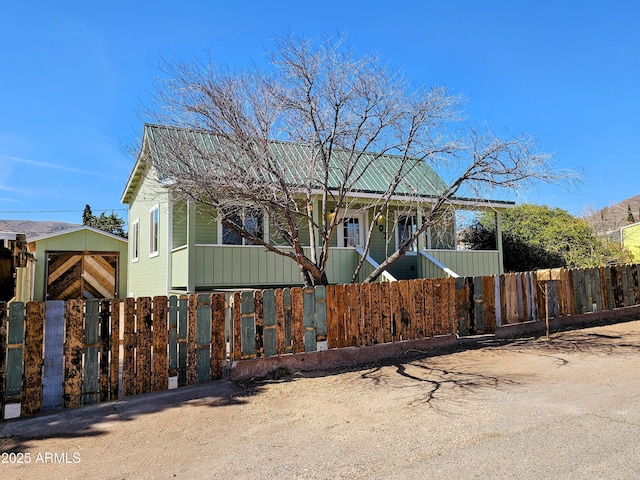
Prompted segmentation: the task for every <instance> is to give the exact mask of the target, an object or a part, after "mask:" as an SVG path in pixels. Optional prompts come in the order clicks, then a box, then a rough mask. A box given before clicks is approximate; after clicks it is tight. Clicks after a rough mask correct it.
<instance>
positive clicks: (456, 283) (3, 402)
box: [0, 265, 640, 419]
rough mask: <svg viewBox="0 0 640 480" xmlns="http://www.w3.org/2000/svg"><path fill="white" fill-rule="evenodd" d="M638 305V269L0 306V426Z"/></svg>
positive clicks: (546, 271) (566, 271)
mask: <svg viewBox="0 0 640 480" xmlns="http://www.w3.org/2000/svg"><path fill="white" fill-rule="evenodd" d="M545 285H546V289H545V288H544V287H545ZM543 292H546V297H545V295H544V294H543ZM637 304H640V290H639V288H638V269H637V266H636V265H621V266H611V267H602V268H599V269H598V268H596V269H588V270H582V269H581V270H561V269H556V270H542V271H537V272H526V273H516V274H505V275H500V276H489V277H473V278H471V277H467V278H456V279H453V278H450V279H428V280H410V281H399V282H390V283H375V284H366V285H365V284H353V285H335V286H327V287H315V288H291V289H289V288H284V289H270V290H256V291H242V292H234V293H230V294H225V293H214V294H210V295H209V294H206V295H205V294H200V295H189V296H182V297H176V296H171V297H162V296H161V297H154V298H148V297H143V298H138V299H133V298H128V299H126V300H124V301H120V300H87V301H81V300H69V301H66V302H63V301H48V302H29V303H27V304H26V305H24V304H22V303H12V304H10V305H8V306H7V305H6V304H2V303H0V419H5V418H12V417H16V416H21V415H22V416H26V415H31V414H34V413H38V412H40V411H42V410H53V409H59V408H65V407H73V406H78V405H83V404H92V403H98V402H102V401H109V400H117V399H119V398H122V397H124V396H131V395H136V394H142V393H147V392H154V391H162V390H166V389H168V388H175V387H179V386H184V385H194V384H199V383H204V382H208V381H210V380H213V379H217V378H221V377H222V375H223V371H224V369H225V368H226V367H228V366H229V365H230V362H234V361H242V360H244V359H253V358H260V357H272V356H276V355H287V354H296V353H302V352H311V351H317V350H326V349H337V348H345V347H361V346H366V345H376V344H382V343H389V342H397V341H403V340H413V339H420V338H429V337H434V336H438V335H450V334H455V333H458V334H460V335H468V334H474V333H491V332H495V330H496V328H497V327H501V326H503V325H508V324H512V323H518V322H526V321H531V320H537V319H542V318H545V314H546V310H547V308H548V309H549V315H550V316H551V317H556V316H564V315H575V314H582V313H586V312H592V311H604V310H607V309H614V308H621V307H628V306H632V305H637Z"/></svg>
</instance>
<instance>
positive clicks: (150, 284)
mask: <svg viewBox="0 0 640 480" xmlns="http://www.w3.org/2000/svg"><path fill="white" fill-rule="evenodd" d="M129 198H132V203H131V204H130V206H129V225H131V224H132V223H133V222H134V221H135V220H137V219H139V221H140V252H139V257H138V258H139V260H138V261H137V262H131V263H130V264H129V277H128V278H129V281H128V288H127V290H128V291H127V294H128V295H129V296H134V297H142V296H154V295H166V294H167V283H168V278H167V277H168V275H169V264H168V262H169V247H170V245H169V243H168V242H169V232H170V231H171V232H172V233H173V230H169V218H170V215H169V214H170V211H171V208H170V207H171V205H170V202H169V194H168V191H167V190H166V189H165V188H164V187H162V186H161V185H160V184H159V183H158V182H157V180H156V179H155V176H154V175H152V174H150V173H149V172H147V173H146V174H145V175H144V177H143V178H142V179H141V182H140V183H139V184H138V188H137V191H136V192H135V195H132V196H130V197H129ZM155 205H158V206H159V213H160V215H159V219H160V224H159V245H158V255H157V256H153V257H150V254H149V252H150V241H149V239H150V233H151V229H150V221H149V211H150V209H151V208H152V207H153V206H155ZM172 245H173V242H172Z"/></svg>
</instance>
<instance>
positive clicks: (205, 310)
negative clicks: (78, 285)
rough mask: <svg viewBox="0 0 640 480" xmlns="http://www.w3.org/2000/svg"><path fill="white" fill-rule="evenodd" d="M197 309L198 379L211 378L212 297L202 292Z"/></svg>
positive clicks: (201, 381)
mask: <svg viewBox="0 0 640 480" xmlns="http://www.w3.org/2000/svg"><path fill="white" fill-rule="evenodd" d="M196 308H197V310H196V381H197V383H205V382H208V381H210V380H211V297H210V296H209V295H204V294H200V295H198V297H197V307H196Z"/></svg>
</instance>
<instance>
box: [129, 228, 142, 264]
mask: <svg viewBox="0 0 640 480" xmlns="http://www.w3.org/2000/svg"><path fill="white" fill-rule="evenodd" d="M139 257H140V220H139V219H136V220H135V222H133V223H132V224H131V261H132V262H137V261H138V258H139Z"/></svg>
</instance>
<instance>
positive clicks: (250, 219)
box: [221, 207, 266, 245]
mask: <svg viewBox="0 0 640 480" xmlns="http://www.w3.org/2000/svg"><path fill="white" fill-rule="evenodd" d="M264 217H265V215H264V212H263V211H262V210H261V209H259V208H251V207H238V208H237V209H236V210H235V211H233V212H232V213H231V214H230V215H228V216H227V218H228V219H229V220H230V221H231V222H233V223H234V224H236V225H238V226H240V227H244V229H245V230H246V231H247V232H249V233H250V234H251V235H252V236H254V237H256V238H262V239H263V240H266V237H265V229H264V226H265V223H266V222H265V218H264ZM221 223H222V222H221ZM221 238H222V244H223V245H253V243H252V242H250V241H249V240H247V239H245V238H242V237H241V236H240V235H239V234H238V233H236V232H235V231H234V230H233V229H231V228H230V227H228V226H227V225H225V224H222V231H221Z"/></svg>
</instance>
